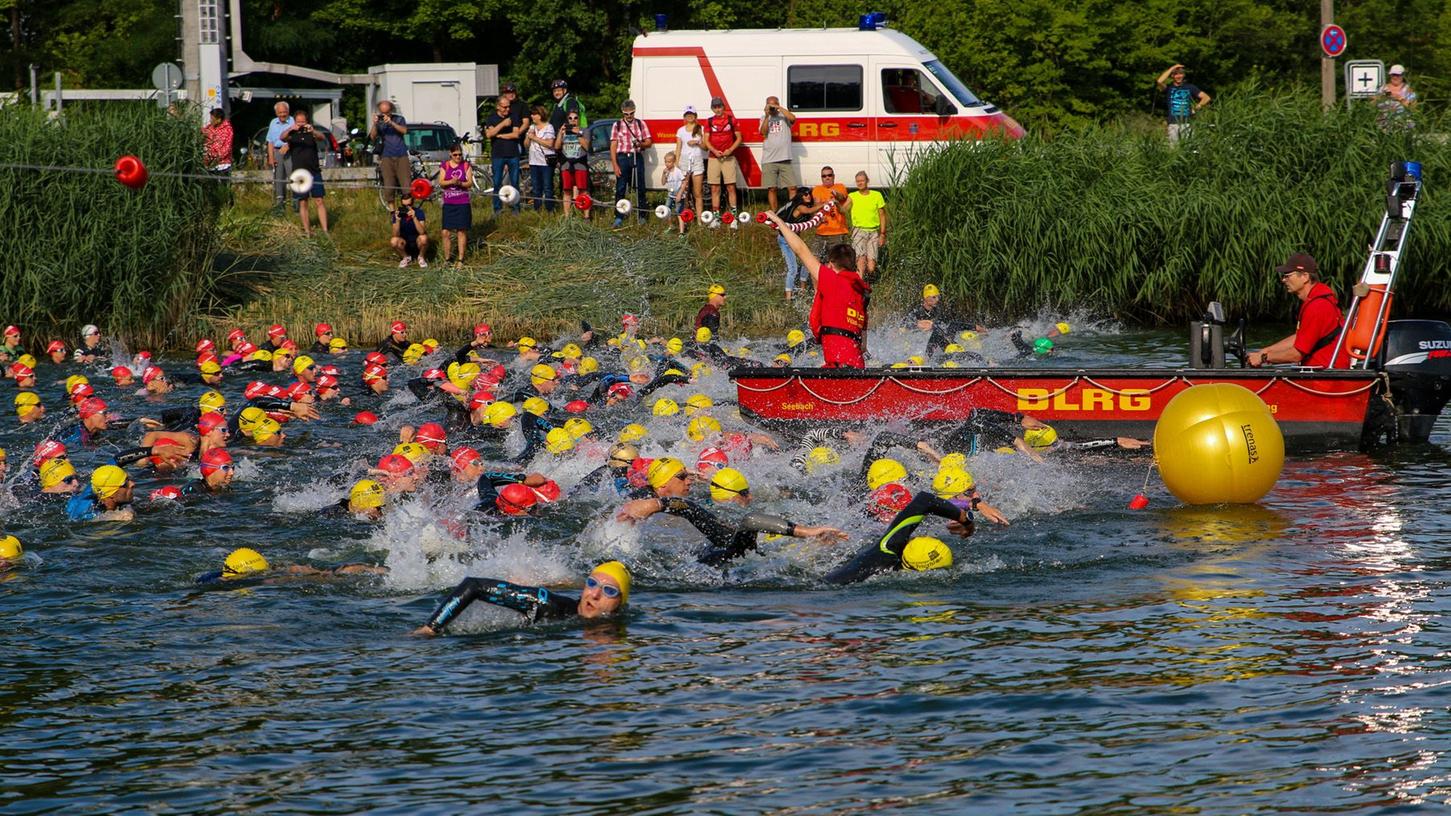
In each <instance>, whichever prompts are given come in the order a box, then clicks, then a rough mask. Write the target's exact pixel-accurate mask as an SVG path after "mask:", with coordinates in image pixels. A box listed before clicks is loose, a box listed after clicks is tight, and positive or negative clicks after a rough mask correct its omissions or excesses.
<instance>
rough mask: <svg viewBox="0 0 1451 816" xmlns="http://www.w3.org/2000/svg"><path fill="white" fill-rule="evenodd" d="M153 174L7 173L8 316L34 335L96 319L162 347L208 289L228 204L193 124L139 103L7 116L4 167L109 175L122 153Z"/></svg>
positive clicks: (65, 331) (0, 296)
mask: <svg viewBox="0 0 1451 816" xmlns="http://www.w3.org/2000/svg"><path fill="white" fill-rule="evenodd" d="M128 153H129V154H135V155H136V156H138V157H140V158H141V160H142V161H143V162H145V164H146V165H147V167H148V169H149V170H150V172H151V179H150V181H149V183H148V184H147V185H146V186H145V187H144V188H143V189H141V190H130V189H128V188H126V187H123V186H121V185H120V184H119V183H117V182H116V180H115V179H114V178H112V177H111V175H110V174H109V173H106V174H97V173H78V172H67V171H62V170H27V169H14V168H0V213H4V216H5V218H6V219H7V221H8V223H7V224H6V227H5V229H3V230H0V258H3V260H0V264H3V268H4V270H5V275H4V279H5V284H4V286H0V315H4V316H5V317H6V319H7V320H10V321H14V322H17V323H19V324H21V325H22V326H23V327H24V328H25V329H26V332H27V337H28V338H29V339H30V340H40V341H42V342H43V339H44V338H45V337H47V336H48V337H64V338H66V339H67V340H68V341H69V342H75V338H76V336H77V331H78V329H79V328H80V326H82V325H84V324H86V323H95V324H97V325H99V326H102V327H103V328H105V329H106V330H107V331H109V332H112V333H119V334H123V335H124V336H126V337H128V338H130V339H134V340H135V341H136V342H138V343H143V344H146V345H148V346H157V347H159V346H161V345H164V344H165V342H166V340H167V339H168V335H169V334H171V332H172V328H173V327H174V326H176V325H178V324H180V323H182V322H183V321H184V320H186V319H187V318H189V317H190V315H191V314H192V312H193V310H194V309H195V307H196V304H197V303H198V302H199V300H200V298H201V297H202V295H203V293H204V292H205V291H206V290H207V287H208V280H209V276H210V272H211V259H212V255H213V253H214V252H215V251H216V248H217V242H218V233H217V229H216V223H217V214H218V212H219V211H220V209H221V203H222V199H221V197H220V195H219V192H220V191H219V190H218V188H217V187H216V186H215V185H214V184H212V183H211V182H207V181H198V180H195V179H178V178H172V177H166V176H162V175H158V174H159V173H163V172H180V173H188V174H197V173H201V172H203V167H202V140H201V134H200V131H199V129H198V128H197V126H196V124H195V123H194V122H193V121H191V120H190V119H187V120H185V121H183V120H179V119H177V118H174V117H169V116H167V115H165V114H164V113H163V112H161V111H158V110H156V109H155V108H151V107H148V106H141V105H124V106H123V105H113V106H103V107H85V106H67V107H66V109H65V113H64V115H63V116H61V117H59V118H55V119H52V118H50V117H48V116H47V115H46V114H45V113H44V112H43V111H40V110H37V109H34V108H31V107H28V106H23V105H12V106H9V107H6V108H3V109H0V164H12V163H13V164H39V165H55V166H61V167H85V168H102V169H109V168H111V167H112V166H113V165H114V163H115V161H116V159H117V157H119V156H121V155H123V154H128Z"/></svg>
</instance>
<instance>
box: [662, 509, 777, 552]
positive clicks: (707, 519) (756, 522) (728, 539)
mask: <svg viewBox="0 0 1451 816" xmlns="http://www.w3.org/2000/svg"><path fill="white" fill-rule="evenodd" d="M660 505H661V508H660V511H661V512H663V513H669V514H670V515H672V516H678V517H679V518H683V519H685V520H686V521H688V522H690V523H691V525H692V526H694V527H695V529H697V530H699V531H700V532H701V535H704V536H705V537H706V539H707V540H708V541H709V544H707V545H706V546H705V547H704V548H702V549H701V550H698V551H697V552H696V554H695V560H697V561H699V562H700V563H702V564H705V565H707V566H711V567H720V566H724V565H725V564H726V563H728V562H730V561H734V560H736V559H737V558H740V557H741V556H744V555H745V554H746V553H748V552H751V551H752V550H754V549H756V534H757V533H762V532H766V533H777V534H779V535H795V534H796V525H795V524H792V523H791V522H789V521H786V520H785V519H783V518H779V517H777V516H768V515H766V514H764V513H752V514H751V515H749V516H747V517H746V518H745V520H744V521H743V522H742V524H741V526H740V528H739V529H737V528H735V527H732V526H731V525H729V524H727V523H725V522H724V521H723V520H721V518H720V516H717V515H716V514H715V513H712V512H711V511H709V510H707V509H705V508H704V507H701V506H700V505H698V504H696V503H695V502H693V501H690V500H689V499H682V498H668V499H660Z"/></svg>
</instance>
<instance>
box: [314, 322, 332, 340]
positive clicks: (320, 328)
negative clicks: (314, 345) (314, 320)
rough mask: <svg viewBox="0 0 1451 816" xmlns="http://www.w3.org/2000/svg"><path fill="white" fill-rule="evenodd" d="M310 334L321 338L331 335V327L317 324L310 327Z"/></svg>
mask: <svg viewBox="0 0 1451 816" xmlns="http://www.w3.org/2000/svg"><path fill="white" fill-rule="evenodd" d="M312 333H313V334H315V335H317V336H318V337H322V336H323V335H324V334H332V333H333V327H332V326H330V325H328V324H326V323H319V324H317V325H316V326H313V327H312Z"/></svg>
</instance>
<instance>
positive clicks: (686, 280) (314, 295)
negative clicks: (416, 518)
mask: <svg viewBox="0 0 1451 816" xmlns="http://www.w3.org/2000/svg"><path fill="white" fill-rule="evenodd" d="M253 199H256V200H255V201H254V200H253ZM329 199H330V201H329V207H330V208H331V209H332V211H333V212H335V213H338V218H337V220H336V221H335V224H336V227H335V228H334V230H333V233H334V234H333V237H332V241H331V242H325V241H321V240H317V239H315V240H313V241H306V240H304V239H302V237H301V236H300V234H297V233H296V232H295V230H294V228H293V226H292V222H291V221H288V222H286V223H281V222H278V221H276V220H273V219H271V218H268V217H267V216H265V215H263V214H262V213H263V211H264V208H265V202H266V200H267V199H265V198H264V197H263V194H262V193H259V192H256V191H249V192H245V193H241V194H239V197H238V202H239V208H241V209H244V210H247V211H251V212H254V213H255V215H241V214H239V213H238V211H237V210H235V209H234V211H233V214H231V215H229V216H228V218H227V232H228V234H229V236H232V237H229V239H228V240H227V245H228V246H227V251H224V253H223V257H231V253H233V252H235V254H236V264H237V268H236V269H235V270H234V271H231V272H228V273H224V276H225V277H224V279H225V280H226V281H228V283H227V286H226V288H227V289H228V290H229V291H230V292H232V293H233V294H235V293H236V291H235V290H236V288H237V287H239V286H243V285H245V286H246V287H247V288H248V289H249V293H248V294H247V296H245V297H244V298H241V299H240V300H241V301H242V302H240V303H236V304H234V305H232V306H230V307H226V308H221V309H217V310H214V311H213V313H212V314H211V315H209V316H207V317H204V318H202V319H200V320H199V321H197V323H196V324H194V329H193V330H192V333H195V334H206V335H211V336H216V335H218V334H221V333H223V332H225V331H226V330H228V329H229V328H231V327H233V326H241V327H243V328H245V329H248V330H257V329H260V328H262V327H264V326H266V325H267V324H270V323H274V322H275V323H281V324H283V325H284V326H286V327H287V328H288V332H289V334H291V335H292V336H295V337H307V336H310V334H311V332H312V326H313V324H314V323H315V322H317V321H327V322H329V323H331V324H332V325H333V327H334V328H335V329H336V330H337V332H338V334H339V336H341V337H345V338H347V339H348V340H350V341H352V342H353V343H355V344H359V343H367V344H371V343H375V342H377V341H378V340H379V339H380V338H382V337H383V336H384V335H386V334H387V332H388V324H389V323H391V322H392V321H393V320H397V319H403V320H406V321H407V322H408V323H409V326H410V333H411V334H412V335H413V336H415V337H418V338H424V337H429V336H432V337H437V338H438V339H440V340H443V341H445V342H450V341H452V340H457V339H459V338H463V337H468V336H469V335H470V331H471V328H472V326H473V324H474V323H476V322H478V321H480V320H483V321H488V322H489V323H491V324H492V326H493V328H494V332H495V334H496V336H498V337H501V338H515V337H519V336H521V335H526V334H528V335H534V336H541V335H542V336H544V337H555V336H574V335H577V334H578V333H579V330H580V327H579V322H580V321H581V320H585V321H588V322H589V323H590V324H591V325H593V326H596V327H599V328H600V329H601V330H603V331H617V330H618V329H619V319H620V315H621V313H623V312H634V313H636V314H639V315H642V316H643V317H644V325H643V328H644V330H645V331H646V332H649V333H652V334H653V333H664V334H672V333H676V332H681V331H684V330H685V329H686V328H688V327H690V326H691V325H693V323H692V321H693V320H694V317H695V313H696V311H697V310H699V308H700V307H701V305H703V303H704V301H705V297H706V289H707V287H708V286H709V285H710V284H712V283H721V284H724V285H725V287H726V289H727V291H728V292H729V304H728V306H727V307H726V309H725V310H724V313H723V318H722V322H723V325H724V327H725V329H726V330H727V331H728V332H730V333H732V334H735V333H751V334H759V333H772V334H784V332H785V331H786V330H787V329H788V328H795V327H797V326H799V325H800V324H801V323H802V320H803V312H801V311H798V310H796V309H792V308H790V307H788V306H786V305H785V304H784V302H783V301H782V294H781V288H782V283H781V277H782V269H783V264H782V260H781V255H780V252H779V250H778V249H777V246H776V239H775V233H773V232H771V231H770V230H768V229H766V228H764V227H760V226H755V225H753V226H751V227H747V228H745V229H741V230H738V231H731V230H726V229H720V230H711V231H707V230H704V229H694V230H692V231H691V232H690V234H689V235H688V236H687V237H686V238H684V239H682V238H680V237H678V236H677V235H676V234H675V233H674V232H669V233H667V232H666V231H665V227H664V222H661V221H657V220H655V219H654V218H653V217H652V218H651V220H650V221H649V222H648V223H647V224H646V225H643V226H631V227H629V228H627V229H625V230H622V231H612V230H610V229H608V228H607V227H606V226H605V225H606V224H608V221H604V223H600V221H601V219H597V220H596V222H595V223H591V224H586V223H585V222H583V221H582V220H581V219H577V218H575V219H569V220H567V221H566V220H564V219H561V218H560V217H558V216H557V215H535V214H532V213H525V214H523V215H522V216H506V217H504V218H502V219H499V220H491V219H490V218H489V217H488V216H487V215H486V212H487V210H486V208H487V202H484V203H482V204H480V203H475V205H474V214H475V231H474V233H473V235H474V236H475V242H474V244H475V245H474V247H473V249H472V250H471V255H470V263H469V265H468V266H466V267H465V268H464V269H462V270H458V271H455V270H453V269H452V268H444V267H443V266H442V265H441V264H438V263H435V264H434V265H432V266H430V267H429V268H428V269H419V268H418V267H416V266H410V267H407V268H404V269H399V268H398V266H397V256H396V255H394V254H393V253H392V251H391V250H389V249H388V248H387V242H386V237H387V234H388V231H387V225H386V220H385V217H384V216H382V215H381V214H380V212H379V210H378V206H377V201H376V194H375V193H374V192H373V191H372V190H366V189H365V190H343V191H340V192H339V193H338V194H336V195H335V194H333V193H331V192H330V193H329ZM425 212H426V215H427V216H428V217H429V218H430V219H436V218H437V215H438V213H437V208H436V207H427V208H425ZM293 220H295V217H294V219H293ZM259 224H263V225H270V232H264V231H262V229H261V228H259V226H258V225H259ZM259 232H260V233H262V234H259ZM264 234H265V235H266V236H268V237H266V238H265V239H264V238H263V235H264ZM480 239H481V240H480ZM248 252H251V253H253V254H252V255H251V256H250V257H248V256H247V254H246V253H248ZM218 303H220V301H218Z"/></svg>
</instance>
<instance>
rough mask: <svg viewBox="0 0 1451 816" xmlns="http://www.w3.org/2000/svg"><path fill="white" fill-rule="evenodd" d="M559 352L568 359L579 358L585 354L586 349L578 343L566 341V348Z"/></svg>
mask: <svg viewBox="0 0 1451 816" xmlns="http://www.w3.org/2000/svg"><path fill="white" fill-rule="evenodd" d="M559 354H560V356H561V357H563V358H564V359H566V360H578V359H579V358H581V357H583V356H584V350H583V349H581V348H580V347H579V344H578V343H565V344H564V348H562V349H560V350H559Z"/></svg>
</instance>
